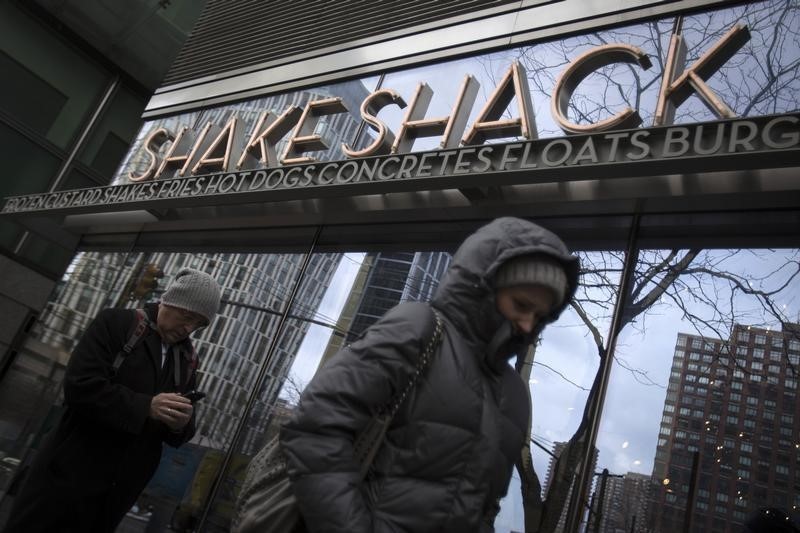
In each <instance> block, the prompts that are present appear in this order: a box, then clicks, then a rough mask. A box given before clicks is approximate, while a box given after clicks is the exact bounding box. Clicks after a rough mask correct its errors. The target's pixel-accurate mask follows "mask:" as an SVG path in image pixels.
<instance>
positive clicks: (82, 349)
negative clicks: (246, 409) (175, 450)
mask: <svg viewBox="0 0 800 533" xmlns="http://www.w3.org/2000/svg"><path fill="white" fill-rule="evenodd" d="M219 301H220V288H219V285H218V284H217V282H216V281H214V279H213V278H212V277H211V276H209V275H208V274H206V273H204V272H199V271H197V270H192V269H188V268H187V269H183V270H181V271H180V272H178V274H177V276H175V279H174V280H173V281H172V283H171V284H170V286H169V287H168V288H167V290H166V291H165V292H164V294H163V296H162V298H161V301H160V303H154V304H148V305H147V306H145V314H144V315H138V313H137V312H136V311H133V310H129V309H105V310H103V311H101V312H100V313H99V314H98V316H97V317H96V318H95V319H94V321H93V322H92V323H91V324H90V325H89V328H88V329H87V330H86V332H85V333H84V334H83V336H82V337H81V339H80V342H79V343H78V346H77V347H76V348H75V350H74V351H73V353H72V357H71V358H70V361H69V364H68V365H67V371H66V376H65V379H64V398H65V404H66V411H65V414H64V417H63V419H62V420H61V422H60V423H59V425H58V427H57V428H56V429H55V430H54V431H53V433H52V435H50V437H49V438H48V439H47V441H46V443H45V444H44V445H43V447H42V449H41V450H40V452H39V453H38V454H37V456H36V459H35V460H34V462H33V464H32V465H31V468H30V472H29V474H28V476H27V479H26V480H25V482H24V483H23V485H22V487H21V488H20V492H19V494H18V495H17V497H16V498H15V501H14V505H13V508H12V510H11V515H10V519H9V521H8V523H7V524H6V530H5V531H6V533H35V532H60V533H68V532H69V533H72V532H75V533H90V532H96V533H103V532H113V531H114V529H115V528H116V527H117V524H118V523H119V522H120V521H121V520H122V518H123V516H124V515H125V513H126V512H127V511H128V509H129V508H130V507H131V506H132V505H133V504H134V502H135V501H136V499H137V497H138V496H139V493H140V492H141V491H142V489H144V487H145V485H146V484H147V482H148V481H149V480H150V478H151V477H152V476H153V473H154V472H155V470H156V468H157V467H158V463H159V461H160V459H161V447H162V443H163V442H166V443H167V444H169V445H171V446H174V447H178V446H180V445H182V444H183V443H185V442H187V441H188V440H189V439H191V438H192V436H193V435H194V430H195V428H194V409H193V408H192V403H191V401H190V400H189V399H187V398H185V397H184V396H182V395H181V394H182V393H186V392H189V391H191V390H193V389H194V387H195V383H196V374H195V372H196V367H197V359H196V357H195V353H194V350H193V348H192V344H191V342H190V340H189V335H190V334H191V333H192V332H193V331H196V330H197V329H199V328H202V327H204V326H207V325H208V324H209V323H210V322H211V320H213V318H214V316H215V315H216V313H217V309H218V308H219ZM137 332H138V335H137ZM132 340H135V342H134V343H133V346H132V347H131V346H130V345H131V341H132ZM126 344H127V345H128V346H129V347H130V353H128V354H127V355H126V354H125V350H124V349H123V347H125V346H126Z"/></svg>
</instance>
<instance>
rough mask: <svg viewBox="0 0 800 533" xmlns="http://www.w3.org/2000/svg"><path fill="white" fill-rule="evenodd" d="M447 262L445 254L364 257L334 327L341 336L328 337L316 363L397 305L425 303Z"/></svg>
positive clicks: (445, 269) (397, 254)
mask: <svg viewBox="0 0 800 533" xmlns="http://www.w3.org/2000/svg"><path fill="white" fill-rule="evenodd" d="M451 260H452V256H451V255H450V254H449V253H446V252H385V253H384V252H381V253H370V254H367V255H366V256H365V257H364V261H363V262H362V264H361V268H360V270H359V272H358V274H357V276H356V280H355V282H354V283H353V288H352V289H351V291H350V295H349V296H348V299H347V301H346V302H345V305H344V308H343V309H342V313H341V315H340V316H339V321H338V322H337V324H336V330H337V331H339V332H341V333H342V334H341V335H334V336H332V337H331V340H330V341H329V342H328V346H327V347H326V349H325V353H324V355H323V358H322V362H320V364H323V363H324V362H325V361H327V360H328V359H329V358H330V357H332V356H333V355H334V354H335V353H336V352H338V351H339V349H341V347H342V346H343V345H345V344H347V343H350V342H352V341H354V340H355V339H356V338H358V336H359V335H361V333H363V332H364V331H365V330H366V329H367V328H368V327H370V326H371V325H372V324H374V323H375V322H377V321H378V319H379V318H380V317H382V316H383V315H384V314H385V313H386V312H387V311H388V310H389V309H391V308H392V307H394V306H395V305H397V304H399V303H400V302H406V301H423V302H426V301H429V300H430V299H431V298H432V297H433V293H434V291H435V290H436V287H438V286H439V281H440V280H441V278H442V276H444V273H445V271H447V267H449V266H450V262H451Z"/></svg>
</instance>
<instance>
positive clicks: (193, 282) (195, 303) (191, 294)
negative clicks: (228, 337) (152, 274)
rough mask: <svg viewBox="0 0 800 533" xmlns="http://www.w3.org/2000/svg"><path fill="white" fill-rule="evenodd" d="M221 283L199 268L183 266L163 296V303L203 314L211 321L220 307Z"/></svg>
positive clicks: (208, 321)
mask: <svg viewBox="0 0 800 533" xmlns="http://www.w3.org/2000/svg"><path fill="white" fill-rule="evenodd" d="M219 298H220V288H219V284H218V283H217V282H216V280H214V278H212V277H211V276H209V275H208V274H206V273H205V272H200V271H199V270H194V269H191V268H183V269H181V271H180V272H178V274H177V275H176V276H175V279H173V280H172V283H170V285H169V287H167V290H166V291H164V294H163V295H162V296H161V303H163V304H166V305H171V306H172V307H179V308H181V309H186V310H187V311H192V312H194V313H197V314H199V315H202V316H203V317H205V319H206V320H207V322H206V323H207V324H209V323H211V321H212V320H213V319H214V316H215V315H216V314H217V310H218V309H219Z"/></svg>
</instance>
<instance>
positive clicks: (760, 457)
mask: <svg viewBox="0 0 800 533" xmlns="http://www.w3.org/2000/svg"><path fill="white" fill-rule="evenodd" d="M798 371H800V325H797V324H785V325H784V326H783V328H782V329H780V330H774V331H773V330H769V329H762V328H755V327H750V326H745V325H736V326H735V327H734V329H733V332H732V334H731V337H730V339H729V340H721V339H709V338H707V337H706V338H703V337H699V336H696V335H688V334H683V333H681V334H679V335H678V340H677V342H676V345H675V355H674V358H673V363H672V373H671V375H670V381H669V387H668V390H667V397H666V401H665V403H664V412H663V417H662V420H661V429H660V434H659V439H658V445H657V448H656V457H655V463H654V468H653V487H654V488H655V490H654V495H653V496H654V497H653V501H652V504H651V514H652V516H653V518H652V520H653V524H654V530H655V531H664V532H666V531H682V530H683V527H684V524H685V520H686V516H687V513H690V518H691V521H692V522H691V530H692V531H693V532H698V533H700V532H712V531H713V532H717V531H725V532H738V531H740V530H741V528H743V524H744V522H745V521H746V520H747V518H748V516H750V515H751V514H752V513H753V512H755V511H757V510H758V509H761V508H764V507H773V508H778V509H781V510H782V511H784V512H786V513H787V514H789V515H790V516H793V517H794V519H795V521H797V519H798V518H799V517H800V512H798V510H800V490H798V486H799V485H798V483H800V461H799V459H800V435H798V425H797V424H796V421H797V420H798V418H800V402H798V397H797V387H798V382H799V381H800V375H799V373H798ZM695 455H696V457H697V459H698V461H697V465H698V466H697V468H696V469H694V468H693V464H694V458H695Z"/></svg>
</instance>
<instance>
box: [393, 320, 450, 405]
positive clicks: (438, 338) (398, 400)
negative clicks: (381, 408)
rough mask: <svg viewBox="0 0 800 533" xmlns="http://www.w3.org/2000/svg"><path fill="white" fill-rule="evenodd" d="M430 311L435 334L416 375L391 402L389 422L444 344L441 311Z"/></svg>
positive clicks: (420, 358) (425, 349) (422, 357)
mask: <svg viewBox="0 0 800 533" xmlns="http://www.w3.org/2000/svg"><path fill="white" fill-rule="evenodd" d="M430 310H431V311H432V312H433V319H434V322H435V325H434V327H433V333H432V334H431V338H430V339H429V340H428V344H426V345H425V348H424V349H423V350H422V353H421V354H420V356H419V359H417V367H416V370H415V371H414V374H412V375H411V379H409V380H408V383H407V384H406V386H405V388H404V389H403V390H402V391H400V393H399V394H397V395H395V396H394V398H392V400H391V401H390V402H389V404H388V405H389V406H390V407H389V410H388V412H387V413H386V415H387V416H388V417H389V420H391V419H392V418H394V415H396V414H397V411H399V410H400V406H401V405H403V402H405V400H406V397H407V396H408V394H409V393H410V392H411V391H412V390H413V389H414V387H415V386H416V385H417V382H418V381H419V378H420V377H421V376H422V375H423V374H424V373H425V371H426V370H427V369H428V367H429V366H430V364H431V359H433V356H434V355H436V351H437V350H438V349H439V344H441V342H442V331H443V329H444V323H443V321H442V316H441V315H440V314H439V311H437V310H436V309H434V308H433V307H430Z"/></svg>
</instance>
